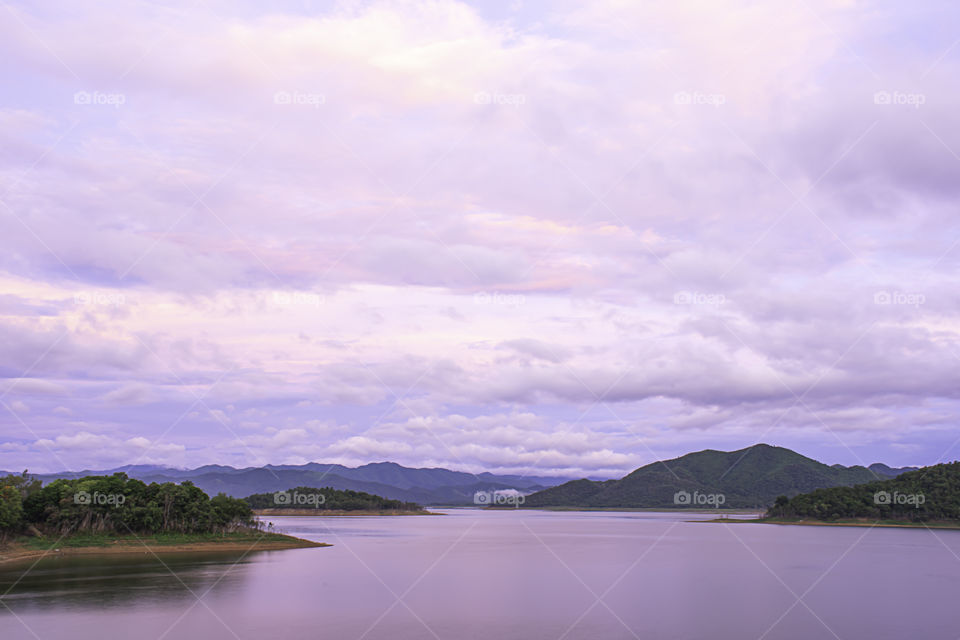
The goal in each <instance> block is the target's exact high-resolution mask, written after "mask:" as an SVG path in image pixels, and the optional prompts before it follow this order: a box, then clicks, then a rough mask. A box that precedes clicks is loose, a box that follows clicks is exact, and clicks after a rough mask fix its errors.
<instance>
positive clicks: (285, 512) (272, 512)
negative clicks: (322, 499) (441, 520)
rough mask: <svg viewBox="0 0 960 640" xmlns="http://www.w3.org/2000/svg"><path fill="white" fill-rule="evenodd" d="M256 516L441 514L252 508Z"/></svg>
mask: <svg viewBox="0 0 960 640" xmlns="http://www.w3.org/2000/svg"><path fill="white" fill-rule="evenodd" d="M253 513H254V515H258V516H313V517H325V516H439V515H442V514H439V513H434V512H432V511H427V510H425V509H424V510H417V511H404V510H398V509H385V510H382V511H378V510H376V509H353V510H343V509H254V510H253Z"/></svg>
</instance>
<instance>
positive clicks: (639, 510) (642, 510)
mask: <svg viewBox="0 0 960 640" xmlns="http://www.w3.org/2000/svg"><path fill="white" fill-rule="evenodd" d="M503 508H504V507H493V509H499V510H502V509H503ZM510 508H512V507H510ZM520 509H523V510H526V511H609V512H625V513H716V514H723V515H751V514H755V513H758V510H757V509H709V508H704V509H695V508H690V507H674V508H669V507H526V506H521V507H520ZM696 522H703V520H696ZM708 522H709V521H708Z"/></svg>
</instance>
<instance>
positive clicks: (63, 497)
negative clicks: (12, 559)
mask: <svg viewBox="0 0 960 640" xmlns="http://www.w3.org/2000/svg"><path fill="white" fill-rule="evenodd" d="M256 526H257V522H256V520H255V519H254V517H253V512H252V510H251V509H250V506H249V505H248V504H247V503H246V502H245V501H243V500H240V499H238V498H231V497H229V496H226V495H224V494H219V495H217V496H216V497H214V498H210V497H209V496H208V495H207V494H206V493H204V492H203V491H201V490H200V489H198V488H197V487H195V486H194V485H193V483H191V482H189V481H184V482H182V483H180V484H176V483H173V482H165V483H163V484H157V483H151V484H149V485H148V484H146V483H144V482H142V481H140V480H134V479H131V478H128V477H127V475H126V474H125V473H115V474H113V475H111V476H86V477H83V478H76V479H60V480H54V481H53V482H51V483H50V484H48V485H46V486H41V483H40V481H38V480H34V479H32V478H30V476H29V475H28V474H27V472H26V471H24V472H23V474H22V475H12V476H6V477H0V541H2V540H5V539H7V538H10V537H12V536H16V535H20V534H24V533H32V534H33V535H37V534H40V535H57V536H60V535H70V534H75V533H115V534H130V533H134V534H151V533H226V532H229V531H234V530H237V529H239V528H244V527H256Z"/></svg>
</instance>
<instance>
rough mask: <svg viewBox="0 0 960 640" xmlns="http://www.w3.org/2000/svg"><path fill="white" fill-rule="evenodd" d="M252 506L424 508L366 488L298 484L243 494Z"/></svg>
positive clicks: (306, 510)
mask: <svg viewBox="0 0 960 640" xmlns="http://www.w3.org/2000/svg"><path fill="white" fill-rule="evenodd" d="M244 500H246V502H247V504H248V505H250V508H251V509H295V510H303V511H305V512H308V513H309V512H317V511H424V508H423V507H422V506H420V505H419V504H417V503H415V502H402V501H400V500H389V499H387V498H383V497H381V496H375V495H372V494H369V493H365V492H363V491H350V490H344V491H341V490H338V489H332V488H330V487H324V488H322V489H315V488H313V487H297V488H295V489H288V490H287V491H276V492H273V493H256V494H254V495H252V496H247V497H246V498H244Z"/></svg>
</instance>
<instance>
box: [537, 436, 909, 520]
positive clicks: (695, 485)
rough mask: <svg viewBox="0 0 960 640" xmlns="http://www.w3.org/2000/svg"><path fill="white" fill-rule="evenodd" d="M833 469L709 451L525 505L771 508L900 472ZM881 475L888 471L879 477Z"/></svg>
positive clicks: (757, 451)
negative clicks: (816, 492) (775, 503)
mask: <svg viewBox="0 0 960 640" xmlns="http://www.w3.org/2000/svg"><path fill="white" fill-rule="evenodd" d="M881 466H882V467H883V469H882V470H881V469H879V468H878V469H877V470H871V469H868V468H866V467H861V466H855V467H844V466H841V465H834V466H829V465H826V464H823V463H822V462H817V461H816V460H813V459H811V458H807V457H805V456H802V455H800V454H799V453H796V452H795V451H791V450H790V449H785V448H783V447H772V446H770V445H767V444H758V445H754V446H752V447H747V448H746V449H740V450H739V451H714V450H712V449H707V450H705V451H698V452H696V453H688V454H687V455H685V456H681V457H679V458H674V459H673V460H663V461H660V462H654V463H652V464H648V465H646V466H644V467H640V468H639V469H637V470H636V471H634V472H632V473H630V474H629V475H627V476H624V477H623V478H621V479H619V480H606V481H603V482H596V481H592V480H574V481H572V482H567V483H565V484H561V485H559V486H556V487H551V488H549V489H544V490H543V491H539V492H537V493H534V494H531V495H528V496H527V497H526V500H525V502H524V505H523V506H525V507H596V508H618V507H619V508H624V507H627V508H630V507H632V508H665V507H666V508H674V507H685V506H687V507H713V506H722V507H733V508H738V507H739V508H744V507H746V508H753V507H761V506H762V507H766V506H769V505H771V504H773V501H774V500H775V499H776V498H777V496H780V495H786V496H795V495H797V494H799V493H803V492H807V491H812V490H814V489H819V488H823V487H836V486H841V485H842V486H851V485H855V484H860V483H864V482H870V481H873V480H878V479H881V478H887V477H890V475H895V474H897V473H899V472H900V470H898V469H891V468H890V467H886V466H885V465H881ZM877 471H882V472H881V473H878V472H877Z"/></svg>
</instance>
